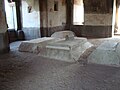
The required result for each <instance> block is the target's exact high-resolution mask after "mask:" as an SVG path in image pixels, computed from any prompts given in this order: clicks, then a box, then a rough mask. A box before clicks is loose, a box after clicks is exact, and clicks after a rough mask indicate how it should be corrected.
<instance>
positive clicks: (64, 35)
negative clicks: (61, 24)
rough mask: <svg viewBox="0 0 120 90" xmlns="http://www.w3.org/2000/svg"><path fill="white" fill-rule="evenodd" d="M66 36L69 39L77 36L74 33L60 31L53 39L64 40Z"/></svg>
mask: <svg viewBox="0 0 120 90" xmlns="http://www.w3.org/2000/svg"><path fill="white" fill-rule="evenodd" d="M66 35H68V37H73V36H75V34H74V33H73V32H72V31H58V32H55V33H53V34H52V35H51V37H54V38H59V39H62V38H65V37H66Z"/></svg>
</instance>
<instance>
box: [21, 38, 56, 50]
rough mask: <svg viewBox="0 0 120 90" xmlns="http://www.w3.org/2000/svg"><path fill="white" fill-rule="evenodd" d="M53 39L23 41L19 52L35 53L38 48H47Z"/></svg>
mask: <svg viewBox="0 0 120 90" xmlns="http://www.w3.org/2000/svg"><path fill="white" fill-rule="evenodd" d="M53 40H54V39H53V38H50V37H49V38H47V37H44V38H38V39H33V40H29V41H23V42H21V44H20V46H19V51H22V52H35V50H36V48H37V46H39V47H40V46H41V47H45V46H46V44H47V43H48V42H51V41H53Z"/></svg>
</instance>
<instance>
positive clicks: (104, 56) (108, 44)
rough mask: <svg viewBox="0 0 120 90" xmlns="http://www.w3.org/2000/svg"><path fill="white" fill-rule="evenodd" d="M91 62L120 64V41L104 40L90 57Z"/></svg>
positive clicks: (111, 64)
mask: <svg viewBox="0 0 120 90" xmlns="http://www.w3.org/2000/svg"><path fill="white" fill-rule="evenodd" d="M88 62H89V63H96V64H103V65H110V66H120V43H119V42H115V41H105V42H103V43H102V44H101V45H100V46H99V47H98V48H96V50H95V51H93V52H92V54H91V55H90V56H89V57H88Z"/></svg>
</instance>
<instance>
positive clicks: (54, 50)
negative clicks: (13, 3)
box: [38, 37, 92, 62]
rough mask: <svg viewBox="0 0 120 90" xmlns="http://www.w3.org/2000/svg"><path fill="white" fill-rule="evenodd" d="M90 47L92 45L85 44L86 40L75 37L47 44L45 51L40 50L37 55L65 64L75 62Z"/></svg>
mask: <svg viewBox="0 0 120 90" xmlns="http://www.w3.org/2000/svg"><path fill="white" fill-rule="evenodd" d="M91 46H92V44H91V43H89V42H87V39H86V38H77V37H75V39H73V40H59V41H56V42H53V43H48V45H46V49H44V50H42V52H40V53H39V54H38V55H40V56H44V57H48V58H52V59H58V60H63V61H67V62H75V61H77V60H78V59H79V57H80V55H82V54H83V53H84V51H86V49H88V48H90V47H91Z"/></svg>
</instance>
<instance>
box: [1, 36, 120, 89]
mask: <svg viewBox="0 0 120 90" xmlns="http://www.w3.org/2000/svg"><path fill="white" fill-rule="evenodd" d="M106 40H115V41H119V38H113V39H111V38H107V39H104V38H102V39H89V41H90V42H91V43H93V44H94V45H95V48H96V47H97V46H99V45H100V43H102V42H103V41H106ZM19 44H20V42H15V43H11V51H10V53H9V54H5V55H0V90H120V67H110V66H104V65H97V64H86V65H81V63H80V62H76V63H68V62H63V61H59V60H53V59H48V58H43V57H40V56H37V55H35V54H31V53H24V52H19V51H17V49H18V45H19ZM95 48H92V50H94V49H95ZM92 50H91V51H92ZM88 52H89V53H90V51H88ZM88 52H85V53H84V55H83V57H80V59H84V60H85V59H86V58H87V57H88V55H89V53H88Z"/></svg>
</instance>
